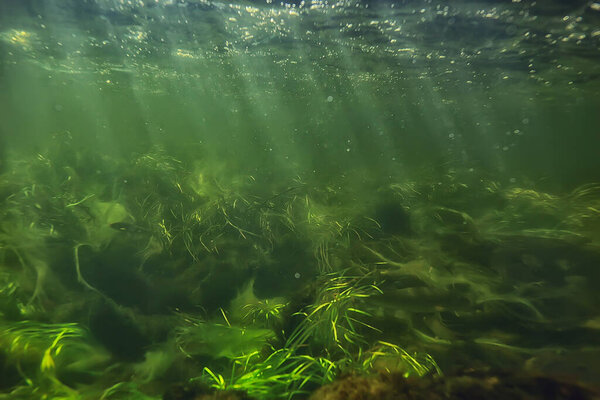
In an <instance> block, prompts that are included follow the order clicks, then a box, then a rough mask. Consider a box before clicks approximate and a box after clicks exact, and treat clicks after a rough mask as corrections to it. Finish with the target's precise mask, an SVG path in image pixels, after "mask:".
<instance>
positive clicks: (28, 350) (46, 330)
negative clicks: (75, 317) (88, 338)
mask: <svg viewBox="0 0 600 400" xmlns="http://www.w3.org/2000/svg"><path fill="white" fill-rule="evenodd" d="M84 337H85V332H84V331H83V330H82V329H81V328H80V327H79V326H78V325H77V324H43V323H38V322H33V321H21V322H16V323H11V324H4V325H3V326H2V328H1V330H0V343H1V344H2V351H3V352H4V353H5V355H6V357H7V359H9V360H11V362H12V363H14V365H15V366H16V368H17V370H18V372H19V375H20V376H21V378H22V380H23V385H22V386H19V387H17V388H15V389H14V390H13V392H12V395H13V396H15V397H14V398H18V395H19V393H28V392H31V393H38V394H39V395H40V396H42V397H41V398H43V396H44V395H45V396H49V397H51V398H53V399H76V398H79V397H78V393H77V391H76V390H75V389H72V388H71V387H69V386H67V385H66V384H64V383H63V382H62V381H61V380H60V379H59V378H58V373H57V370H59V369H60V368H67V367H68V364H69V362H72V361H75V359H74V358H73V357H74V356H75V354H78V356H81V355H82V354H86V353H88V354H89V351H90V347H89V346H87V345H86V344H85V342H84Z"/></svg>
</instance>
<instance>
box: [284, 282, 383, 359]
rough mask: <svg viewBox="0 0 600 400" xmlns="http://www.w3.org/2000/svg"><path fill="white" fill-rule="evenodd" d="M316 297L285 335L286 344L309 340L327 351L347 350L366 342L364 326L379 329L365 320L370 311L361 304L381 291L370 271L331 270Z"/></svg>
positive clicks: (369, 328) (300, 313)
mask: <svg viewBox="0 0 600 400" xmlns="http://www.w3.org/2000/svg"><path fill="white" fill-rule="evenodd" d="M322 280H323V284H322V286H321V287H320V289H319V292H318V295H317V299H316V301H315V303H314V304H313V305H311V306H310V307H308V309H307V310H304V311H300V312H298V313H297V315H300V316H302V317H304V319H303V320H302V322H301V323H300V325H299V327H298V328H297V329H296V330H295V331H294V332H292V333H291V335H290V337H289V338H288V341H287V343H288V346H290V347H294V346H300V345H304V344H309V345H313V346H317V347H322V348H324V349H326V350H327V352H328V353H335V352H336V351H338V350H339V351H341V352H342V353H344V354H345V353H347V352H348V351H349V347H352V346H360V345H362V344H364V343H365V337H364V330H365V329H367V330H371V331H378V329H377V328H376V327H374V326H372V325H370V324H368V323H367V322H366V321H365V320H366V319H368V318H370V317H371V314H370V313H369V312H368V311H366V310H364V309H363V308H362V306H363V305H364V303H365V300H366V299H368V298H369V297H371V296H373V295H377V294H382V293H383V292H382V291H381V289H379V287H378V286H377V285H376V283H375V282H374V281H373V280H372V277H371V276H370V274H365V275H345V274H344V272H342V273H330V274H326V275H324V276H323V277H322Z"/></svg>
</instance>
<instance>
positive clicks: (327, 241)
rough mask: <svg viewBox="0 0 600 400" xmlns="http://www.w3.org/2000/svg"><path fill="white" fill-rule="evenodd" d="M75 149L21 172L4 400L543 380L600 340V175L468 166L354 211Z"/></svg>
mask: <svg viewBox="0 0 600 400" xmlns="http://www.w3.org/2000/svg"><path fill="white" fill-rule="evenodd" d="M67 145H68V142H66V144H65V142H63V143H62V144H57V147H56V148H55V149H51V150H50V151H49V152H48V153H47V154H39V155H37V156H36V157H35V158H33V159H28V160H23V161H15V162H13V163H12V164H10V168H9V169H7V170H6V171H5V172H4V173H3V175H2V180H1V185H0V192H1V193H2V198H1V201H2V205H1V208H0V210H1V212H2V218H1V221H2V226H1V228H2V231H1V235H0V238H1V240H0V257H1V260H2V262H1V271H0V272H1V275H0V276H1V278H2V286H1V290H0V296H1V298H0V305H1V308H0V318H1V321H2V333H1V334H0V341H1V342H2V347H1V349H2V350H1V359H2V361H3V365H4V366H3V376H5V377H6V378H3V379H4V380H3V382H2V391H3V392H4V393H6V394H5V395H4V397H6V396H8V397H6V398H11V399H14V398H40V399H41V398H47V397H51V398H55V399H56V398H64V399H79V398H82V399H85V398H102V399H117V398H140V399H145V398H157V396H160V395H161V393H163V392H164V393H166V394H165V398H168V396H175V395H174V394H173V393H175V392H176V390H175V389H172V387H173V385H174V384H177V383H180V384H181V385H184V386H185V387H187V388H188V389H185V390H188V391H190V390H192V389H189V388H190V387H212V388H213V389H218V390H233V391H240V392H244V393H247V394H248V395H249V396H251V397H254V398H258V399H277V398H288V399H291V398H302V397H305V396H307V395H308V394H309V393H311V392H312V391H313V390H315V389H316V388H318V387H320V386H322V385H324V384H326V383H329V382H332V381H333V380H334V379H335V378H336V377H338V376H342V375H348V374H359V375H364V376H369V375H370V374H373V373H377V372H380V373H394V374H402V375H403V376H405V377H412V376H425V375H441V373H442V370H446V369H447V370H455V369H457V368H467V367H476V366H494V367H504V368H506V367H507V366H510V367H512V368H526V369H528V370H530V371H535V372H538V373H544V372H552V371H553V365H563V366H564V368H565V369H568V368H575V370H577V368H579V367H578V364H577V361H576V360H577V359H581V360H585V359H586V358H589V357H594V354H597V352H598V348H599V346H600V343H598V339H597V337H598V335H597V331H598V326H597V325H598V324H597V323H596V322H595V321H596V320H597V319H598V318H599V317H598V315H597V314H596V311H597V308H596V306H597V303H596V302H595V301H594V300H593V293H594V290H595V288H594V287H593V282H594V281H595V279H596V278H597V276H596V275H597V273H596V269H595V267H594V266H595V265H596V264H597V262H598V261H599V260H600V250H598V249H599V248H598V239H599V237H598V230H597V227H598V226H600V212H598V210H600V186H598V185H586V186H584V187H580V188H578V189H576V190H574V191H573V192H570V193H566V194H563V195H560V194H549V193H543V192H538V191H535V190H534V189H531V188H520V187H517V186H514V185H512V186H510V187H506V188H504V187H503V186H502V185H500V184H499V183H498V182H493V181H485V182H484V181H480V182H476V184H475V185H474V186H471V187H468V185H469V183H462V182H460V181H459V180H458V178H457V176H453V175H449V176H448V177H447V181H446V182H443V183H435V184H431V183H428V182H426V181H421V182H419V183H416V182H410V181H407V182H397V183H394V184H392V185H387V186H385V185H383V186H382V187H380V188H379V190H376V191H375V192H374V194H372V195H371V196H370V197H365V198H363V199H361V200H360V201H356V200H353V201H351V203H347V202H345V201H344V199H345V198H346V196H347V195H348V193H347V192H345V190H346V189H345V188H343V187H340V186H339V185H335V184H333V183H329V184H326V185H325V186H323V185H320V184H317V183H314V182H307V181H302V180H301V179H300V177H298V178H296V179H295V180H294V181H292V182H289V184H286V185H284V186H283V187H277V186H275V185H259V184H257V183H256V179H255V178H254V177H252V176H246V177H243V176H241V177H240V176H231V175H229V174H228V173H227V172H225V171H224V170H222V169H219V168H218V165H215V166H214V167H212V166H211V164H210V163H206V164H202V167H199V166H198V165H199V164H198V163H197V162H196V161H194V163H191V164H190V163H188V162H186V161H184V160H177V159H175V158H174V157H172V156H167V155H166V153H165V152H164V151H163V150H161V149H159V148H156V149H154V150H152V151H151V152H149V153H146V154H143V155H139V156H138V157H136V158H135V159H133V160H132V161H129V162H128V161H121V160H118V159H112V160H109V159H104V160H102V159H96V160H92V161H90V160H89V157H84V155H83V154H82V153H79V151H77V150H73V152H72V153H71V155H70V157H69V158H65V156H64V154H65V152H66V151H67V149H65V146H67ZM94 163H96V164H94ZM25 166H26V167H25ZM109 166H110V167H109ZM211 167H212V168H211ZM334 187H335V188H337V189H334ZM467 187H468V189H469V191H470V192H469V193H470V196H471V198H472V199H473V200H471V199H470V198H469V197H466V196H464V192H463V190H464V189H465V188H467ZM473 192H475V193H473ZM477 193H478V194H477ZM479 196H485V197H486V198H487V199H488V200H487V201H488V202H492V200H491V199H493V202H492V204H495V206H494V207H492V208H486V207H485V205H482V204H481V203H480V202H479V201H477V198H478V197H479ZM549 221H554V223H552V224H550V222H549ZM391 224H394V225H391ZM542 270H543V271H544V273H543V274H541V273H540V271H542ZM565 327H568V329H567V330H565ZM533 337H535V340H534V341H532V338H533ZM581 342H585V343H586V345H585V348H581V347H579V346H578V343H581ZM434 360H435V361H434ZM573 362H575V364H574V365H571V364H572V363H573ZM561 363H563V364H561ZM561 368H562V367H561ZM594 368H595V367H594ZM99 377H102V378H99ZM580 378H581V379H582V380H586V377H585V374H584V375H581V377H580ZM190 385H191V386H190ZM180 390H183V391H185V390H184V389H180ZM168 393H171V394H168ZM173 398H176V397H173Z"/></svg>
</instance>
